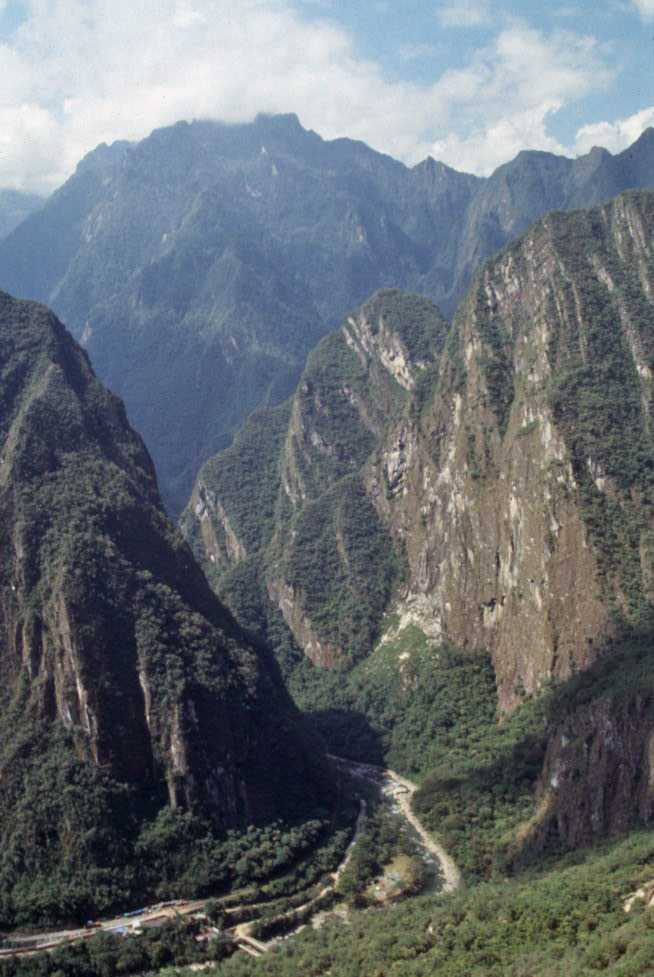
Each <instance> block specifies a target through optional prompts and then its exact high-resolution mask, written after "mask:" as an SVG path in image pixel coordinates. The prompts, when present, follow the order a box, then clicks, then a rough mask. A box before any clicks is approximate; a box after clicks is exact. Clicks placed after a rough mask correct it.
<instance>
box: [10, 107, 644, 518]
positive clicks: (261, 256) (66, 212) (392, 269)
mask: <svg viewBox="0 0 654 977" xmlns="http://www.w3.org/2000/svg"><path fill="white" fill-rule="evenodd" d="M653 143H654V140H653V138H652V133H651V132H649V131H648V132H647V133H645V134H644V135H643V136H642V137H641V138H640V139H639V141H638V142H637V143H636V144H635V145H634V146H633V147H632V148H631V149H630V150H627V151H626V152H624V153H622V154H620V155H619V156H615V157H613V156H611V155H610V154H609V153H607V152H605V151H603V150H593V151H592V152H591V153H590V154H589V155H588V156H586V157H582V158H580V159H577V160H568V159H563V158H559V157H554V156H551V155H550V154H547V153H536V152H528V153H521V154H520V155H519V156H518V157H517V158H516V159H515V160H514V161H513V162H511V163H508V164H506V165H505V166H503V167H500V169H499V170H498V171H497V172H496V173H495V174H493V176H492V177H490V178H488V179H485V180H484V179H478V178H475V177H473V176H470V175H467V174H462V173H457V172H456V171H454V170H452V169H450V168H448V167H446V166H444V165H442V164H440V163H436V162H434V161H433V160H431V159H428V160H426V161H425V162H423V163H421V164H419V165H418V166H416V167H414V168H412V169H410V168H407V167H405V166H403V165H402V164H400V163H398V162H396V161H394V160H392V159H391V158H389V157H387V156H384V155H381V154H379V153H376V152H374V151H372V150H371V149H369V148H368V147H366V146H365V145H363V144H362V143H357V142H352V141H351V140H347V139H339V140H335V141H333V142H325V141H323V140H322V139H321V138H320V137H319V136H318V135H316V134H315V133H313V132H308V131H306V130H304V129H303V128H302V127H301V125H300V124H299V122H298V120H297V118H295V117H294V116H277V117H267V118H266V117H261V118H258V119H257V120H256V121H255V122H254V123H251V124H248V125H239V126H225V125H221V124H218V123H211V122H196V123H193V124H191V125H187V124H185V123H180V124H178V125H176V126H173V127H171V128H167V129H161V130H158V131H156V132H154V133H153V134H152V135H151V136H150V137H149V138H147V139H145V140H143V141H142V142H140V143H138V144H128V143H115V144H114V145H112V146H110V147H107V146H100V147H98V149H96V150H95V151H94V152H92V153H90V154H89V155H88V156H87V157H86V158H85V159H84V160H83V161H82V162H81V163H80V165H79V166H78V169H77V172H76V173H75V174H74V176H73V177H71V179H70V180H69V181H68V182H67V183H66V184H65V186H63V187H62V188H61V189H60V190H59V191H58V192H56V193H55V194H53V195H52V197H51V198H50V199H49V200H48V201H47V203H46V205H45V206H44V208H43V209H42V210H41V211H40V212H39V213H38V214H35V215H33V216H32V217H30V218H28V219H27V220H26V221H24V222H23V223H22V224H21V226H20V227H19V228H17V229H16V230H15V231H14V233H13V234H11V235H10V236H9V238H8V239H7V241H6V242H5V243H4V244H0V287H3V288H5V289H7V290H8V291H11V292H12V293H14V294H18V295H21V296H23V297H25V298H35V299H38V300H41V301H46V302H48V303H49V304H51V305H52V306H53V308H54V309H55V311H56V312H57V313H58V314H59V315H60V316H61V317H62V318H63V319H64V320H65V321H66V322H67V323H69V325H70V328H71V329H72V331H73V333H74V335H75V336H76V337H77V338H78V339H79V340H80V341H81V342H82V344H83V345H84V346H85V347H86V348H87V349H88V350H89V352H90V354H91V356H92V357H93V362H94V364H95V365H96V368H97V369H98V372H99V375H100V376H101V377H102V379H103V380H104V381H105V382H107V383H108V384H109V385H110V386H111V387H112V389H113V390H115V391H116V392H117V393H118V394H120V395H121V396H122V397H123V398H124V399H125V402H126V404H127V408H128V411H129V413H130V417H131V419H132V421H133V422H134V423H135V424H136V426H137V427H138V429H139V430H140V431H141V432H142V434H143V436H144V438H145V441H146V443H147V445H148V447H149V449H150V451H151V452H152V454H153V457H154V460H155V463H156V465H157V470H158V472H159V476H160V479H161V484H162V486H163V495H164V499H165V501H166V503H167V504H168V505H169V507H170V508H171V509H172V510H173V511H175V512H178V511H179V510H180V509H181V508H182V507H183V505H184V504H185V503H186V501H187V499H188V495H189V493H190V490H191V486H192V483H193V479H194V477H195V475H196V474H197V471H198V469H199V467H200V465H201V463H202V462H203V461H205V460H206V459H207V458H209V457H210V456H211V455H212V454H214V453H215V452H216V451H217V450H219V449H221V448H223V447H225V446H226V445H227V444H229V442H230V440H231V437H232V435H233V434H234V432H235V431H237V430H238V429H239V427H240V426H241V424H242V422H243V420H244V419H245V417H246V416H247V415H248V414H249V413H250V412H251V411H252V409H253V408H255V407H256V406H258V405H261V404H265V403H277V402H280V401H282V400H283V399H284V398H285V397H287V396H288V395H289V394H290V393H291V392H292V390H293V388H294V386H295V384H296V382H297V379H298V377H299V374H300V372H301V370H302V368H303V365H304V362H305V358H306V356H307V354H308V352H309V351H310V350H311V349H312V348H313V347H314V346H315V344H316V342H317V340H318V339H319V338H320V337H321V336H323V335H324V334H325V333H326V332H328V331H329V330H330V329H332V328H334V327H335V326H336V325H337V324H338V322H339V321H340V319H341V318H342V316H343V315H345V314H346V312H347V311H348V310H350V309H352V308H354V307H355V306H356V305H357V304H359V303H361V302H363V301H364V300H365V299H366V298H367V297H368V296H369V295H370V294H371V293H372V292H373V291H374V290H375V289H377V288H380V287H401V288H406V289H410V290H413V291H416V292H420V293H422V294H425V295H427V296H428V297H430V298H431V299H433V300H434V301H436V302H437V303H438V304H439V306H440V307H441V308H442V309H443V310H444V312H445V313H446V314H450V313H451V312H453V310H454V307H455V305H456V303H457V302H458V301H459V299H460V298H461V297H462V295H463V293H464V291H465V289H466V287H467V285H468V283H469V281H470V276H471V274H472V273H473V272H474V270H475V269H476V268H477V267H478V265H479V263H480V262H481V261H482V260H483V259H484V258H486V257H488V256H489V255H490V254H491V253H492V252H494V251H495V250H497V249H498V248H499V247H501V246H502V245H504V244H505V243H506V242H507V241H508V240H509V239H511V238H512V237H514V236H515V235H516V234H517V233H519V232H520V231H522V230H523V229H524V228H525V227H527V226H528V224H530V223H531V222H532V220H533V219H534V218H536V217H538V216H539V215H541V214H542V213H544V212H545V211H546V210H549V209H552V208H568V207H575V206H581V205H589V204H593V203H595V202H597V201H599V200H605V199H608V198H609V197H611V196H613V195H614V194H615V193H617V192H619V191H621V190H624V189H626V188H629V187H640V186H648V185H650V184H651V182H652V176H651V174H652V172H654V169H653V167H652V162H653V160H652V155H653V149H654V146H653Z"/></svg>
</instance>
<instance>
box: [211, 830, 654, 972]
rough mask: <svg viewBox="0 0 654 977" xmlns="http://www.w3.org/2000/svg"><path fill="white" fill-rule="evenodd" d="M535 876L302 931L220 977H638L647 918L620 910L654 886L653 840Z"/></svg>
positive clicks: (652, 915) (613, 847)
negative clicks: (630, 897)
mask: <svg viewBox="0 0 654 977" xmlns="http://www.w3.org/2000/svg"><path fill="white" fill-rule="evenodd" d="M548 868H549V871H548V872H547V873H543V874H530V875H528V876H525V877H522V878H521V879H520V880H516V881H511V882H501V883H486V884H483V885H480V886H478V887H477V888H475V889H474V890H473V891H471V892H466V891H463V892H461V893H459V894H456V895H453V896H448V897H447V899H442V900H439V899H434V898H419V899H413V900H411V901H410V902H407V903H403V904H400V905H399V906H396V907H394V908H393V909H392V910H384V911H380V912H375V913H362V914H360V915H356V916H354V917H353V918H352V919H351V921H350V923H349V924H348V925H346V926H343V925H338V924H332V925H327V926H324V927H322V928H321V929H320V930H319V931H306V930H305V931H304V932H303V933H300V934H298V935H297V936H296V937H294V938H293V940H292V941H290V942H289V943H288V944H284V945H282V946H281V947H280V948H279V949H278V950H277V951H276V952H274V953H270V954H267V955H266V956H265V958H263V959H261V960H259V961H255V960H252V959H248V958H247V957H246V956H245V955H244V954H239V955H238V956H235V957H232V958H231V959H230V960H229V961H226V962H225V963H223V964H221V965H220V967H219V968H218V970H217V973H218V974H220V977H256V975H258V974H265V975H266V977H298V975H300V974H302V975H304V974H311V975H312V977H327V975H329V977H380V975H382V974H383V975H384V977H427V975H429V977H432V975H433V977H439V975H442V977H532V975H534V974H538V977H570V975H572V974H574V977H596V975H598V974H602V975H604V977H645V975H649V974H650V973H651V972H652V940H653V938H654V910H652V909H650V910H645V909H644V906H643V904H642V903H638V902H637V903H636V904H635V906H634V908H633V909H632V910H631V912H630V913H629V914H626V913H625V911H624V901H625V899H626V898H627V896H628V895H629V894H630V893H632V892H634V891H635V890H636V889H637V888H638V887H639V886H640V885H642V884H643V883H644V882H651V881H652V880H654V834H653V833H652V832H637V833H635V834H633V835H631V836H630V837H629V838H627V839H625V840H621V841H618V842H615V841H614V842H612V843H611V844H610V845H605V846H603V847H602V848H599V849H597V850H593V851H585V852H578V853H575V854H574V855H570V856H568V857H567V858H565V859H562V860H560V861H559V862H558V863H556V864H551V865H549V866H548Z"/></svg>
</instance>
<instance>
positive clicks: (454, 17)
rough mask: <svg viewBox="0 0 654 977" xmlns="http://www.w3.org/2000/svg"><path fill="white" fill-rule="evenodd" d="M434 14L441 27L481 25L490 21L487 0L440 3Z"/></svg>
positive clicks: (460, 0)
mask: <svg viewBox="0 0 654 977" xmlns="http://www.w3.org/2000/svg"><path fill="white" fill-rule="evenodd" d="M436 16H437V17H438V20H439V21H440V23H441V24H442V26H443V27H481V26H483V25H484V24H488V23H490V21H491V12H490V7H489V4H488V0H452V2H448V3H444V4H441V6H440V7H439V8H438V9H437V11H436Z"/></svg>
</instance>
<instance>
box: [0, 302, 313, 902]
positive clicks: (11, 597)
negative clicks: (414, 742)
mask: <svg viewBox="0 0 654 977" xmlns="http://www.w3.org/2000/svg"><path fill="white" fill-rule="evenodd" d="M0 371H1V383H0V388H1V391H2V393H1V397H2V411H1V413H0V418H1V419H0V444H1V447H0V540H1V546H2V552H3V554H4V558H3V561H2V567H1V568H0V728H1V730H2V744H3V746H2V750H1V751H0V811H1V823H2V827H1V828H0V837H1V838H2V843H3V852H4V854H3V858H0V863H2V864H1V865H0V870H1V871H0V874H1V875H2V880H3V888H6V889H7V890H8V891H9V890H11V889H12V885H13V881H12V872H16V871H17V870H19V869H20V860H19V862H18V864H15V863H14V864H13V865H12V866H8V864H5V862H4V861H3V859H4V858H5V856H6V854H7V852H8V851H10V852H13V855H12V857H13V858H16V857H17V856H16V854H15V852H16V845H15V844H14V842H15V837H14V836H15V833H16V832H17V831H20V832H21V837H24V836H25V833H26V832H27V834H28V835H29V831H30V815H29V813H28V811H27V812H26V809H25V804H26V801H25V792H26V790H27V788H26V787H25V784H26V783H29V782H30V777H31V776H32V773H31V771H33V767H34V764H41V765H42V764H44V763H51V764H52V766H53V769H54V767H56V764H57V763H58V762H59V761H60V760H61V758H62V757H64V760H65V762H68V760H66V759H65V758H67V757H68V758H76V762H80V763H81V764H82V768H83V770H84V771H86V772H85V773H84V776H86V777H88V778H90V782H92V783H94V784H95V785H96V787H98V789H100V787H99V785H101V784H105V785H106V784H108V783H111V784H113V787H112V791H113V792H114V794H116V792H117V794H116V796H118V795H121V796H122V797H123V802H126V803H127V804H128V807H129V808H130V810H131V811H132V816H135V817H136V822H137V825H138V822H139V821H140V820H142V819H143V818H144V817H152V816H154V815H155V814H156V812H157V811H158V810H160V809H161V808H162V807H165V806H166V804H167V805H168V806H169V807H170V808H172V809H173V810H181V811H186V812H189V813H190V814H193V815H198V816H201V817H203V818H206V819H207V820H208V822H209V823H211V824H212V825H213V826H214V828H215V829H216V830H222V829H224V828H226V827H237V826H242V825H247V824H251V823H257V822H259V823H261V822H265V821H267V820H270V819H274V818H276V817H278V816H281V815H284V814H293V815H296V814H298V813H301V811H302V808H303V806H304V804H305V801H306V803H307V804H308V806H309V808H310V807H311V805H312V804H314V803H315V802H316V800H317V799H319V797H320V796H321V792H323V791H324V787H323V786H322V783H323V782H322V776H321V773H320V762H319V758H316V761H315V763H314V761H313V760H312V759H311V756H310V746H309V744H308V743H307V742H306V741H305V739H304V734H303V732H302V729H301V727H300V723H299V720H298V718H297V716H296V714H295V711H294V709H293V707H292V706H291V704H290V702H289V700H288V699H287V697H286V694H285V692H284V690H283V688H282V686H281V683H280V681H279V679H278V677H277V673H276V668H275V666H274V665H273V663H272V662H270V661H269V660H268V658H267V655H266V654H265V653H264V652H262V651H258V650H256V649H254V648H253V647H252V646H250V645H249V644H248V643H247V642H246V640H245V639H244V637H243V635H242V633H241V632H240V629H239V628H238V626H237V625H236V624H235V622H234V621H233V619H232V618H231V616H230V615H229V613H228V612H227V611H226V610H225V609H224V608H223V607H222V606H221V605H220V603H219V602H218V601H217V599H216V598H215V596H214V595H213V593H212V592H211V590H210V588H209V586H208V585H207V583H206V581H205V579H204V577H203V576H202V573H201V571H200V570H199V568H198V567H197V565H196V564H195V563H194V561H193V558H192V556H191V553H190V551H189V549H188V547H187V545H186V544H185V543H184V542H183V541H182V540H181V538H180V537H179V535H178V534H177V533H176V532H175V530H174V529H173V527H172V525H171V524H170V522H169V521H168V519H167V517H166V516H165V515H164V514H163V511H162V509H161V504H160V500H159V495H158V490H157V486H156V480H155V475H154V470H153V468H152V464H151V462H150V459H149V457H148V455H147V452H146V451H145V448H144V446H143V443H142V441H141V440H140V438H139V437H138V436H137V435H136V434H135V433H134V432H133V431H132V429H131V428H130V427H129V425H128V423H127V420H126V417H125V412H124V408H123V406H122V404H121V402H120V401H119V400H117V398H115V397H114V396H113V395H112V394H110V393H109V392H108V391H107V390H106V389H104V388H103V387H102V386H101V385H100V383H99V382H98V381H97V380H96V378H95V376H94V375H93V372H92V370H91V368H90V366H89V363H88V359H87V357H86V354H85V353H84V352H83V351H82V350H81V349H80V348H79V347H78V346H77V345H76V344H75V343H74V342H73V340H72V339H71V338H70V336H69V335H68V334H67V333H66V331H65V329H64V328H63V326H61V324H60V323H59V322H58V321H57V320H56V319H55V317H54V316H53V315H52V314H51V313H49V312H48V310H47V309H45V308H44V307H42V306H37V305H35V304H34V303H27V302H19V301H16V300H14V299H12V298H10V297H9V296H7V295H5V294H0ZM62 751H63V752H62ZM55 757H58V758H59V760H55ZM303 795H304V797H303ZM112 796H113V795H112ZM114 802H115V797H114ZM114 802H112V803H114ZM103 804H104V802H102V803H101V804H100V807H99V810H98V811H96V812H95V815H94V821H95V822H97V823H96V827H97V830H98V831H101V830H104V827H105V826H107V825H109V826H111V830H114V827H115V822H116V818H115V812H113V813H112V810H110V807H109V804H108V802H107V806H103ZM123 807H124V803H123ZM134 812H140V814H135V813H134ZM65 821H66V819H65V818H64V819H63V822H62V823H53V824H51V825H50V826H49V829H48V836H47V838H42V839H41V840H40V841H37V839H34V845H41V846H42V849H43V857H44V858H46V857H47V858H51V859H54V861H55V862H56V861H57V859H58V858H59V859H65V858H66V854H67V851H68V850H69V848H70V845H71V844H73V847H74V845H75V839H71V838H70V837H67V835H69V834H70V832H71V827H70V824H68V825H67V824H66V823H65ZM133 827H134V826H133ZM118 835H120V831H119V830H118ZM127 841H128V838H126V837H123V838H119V841H118V844H119V846H120V847H121V848H124V847H125V845H126V844H127ZM103 857H106V852H105V854H104V856H103ZM117 857H118V856H117ZM118 860H119V861H120V858H119V859H118ZM22 871H23V876H24V882H25V884H27V882H28V881H29V870H28V869H26V868H25V866H23V869H22ZM25 877H26V878H25ZM14 881H15V879H14Z"/></svg>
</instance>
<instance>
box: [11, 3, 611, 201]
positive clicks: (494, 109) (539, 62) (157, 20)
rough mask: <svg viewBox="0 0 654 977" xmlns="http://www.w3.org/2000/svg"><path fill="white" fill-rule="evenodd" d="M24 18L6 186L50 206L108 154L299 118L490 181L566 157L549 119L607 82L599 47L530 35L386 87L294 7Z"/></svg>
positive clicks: (14, 45) (218, 6)
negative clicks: (204, 122)
mask: <svg viewBox="0 0 654 977" xmlns="http://www.w3.org/2000/svg"><path fill="white" fill-rule="evenodd" d="M1 2H2V0H0V3H1ZM323 2H324V0H323ZM25 5H26V8H27V17H26V19H25V20H24V22H23V23H22V24H21V26H20V27H19V28H18V29H17V30H16V31H15V32H14V33H13V34H12V35H11V37H10V38H9V39H8V40H7V41H6V43H5V44H4V45H2V44H0V73H1V75H2V78H3V85H2V86H1V87H0V186H16V187H23V188H26V189H39V190H42V191H47V190H50V189H52V188H53V187H55V186H57V185H58V184H59V183H60V182H62V180H63V179H65V178H66V177H67V176H68V175H69V174H70V173H71V172H72V170H73V169H74V167H75V165H76V163H77V162H78V161H79V159H80V158H81V157H82V156H83V155H84V154H85V153H86V152H88V151H89V150H90V149H92V148H93V147H94V146H96V145H97V144H98V143H100V142H111V141H113V140H115V139H124V138H126V139H139V138H142V137H143V136H145V135H147V134H148V133H149V132H150V131H151V130H152V129H153V128H156V127H157V126H161V125H168V124H170V123H173V122H176V121H177V120H179V119H192V118H219V119H222V120H224V121H227V122H238V121H246V120H249V119H252V118H253V117H254V116H255V115H256V114H257V112H291V111H295V112H297V113H298V115H299V116H300V119H301V121H302V122H303V124H304V125H305V126H308V127H311V128H314V129H316V130H317V131H318V132H320V134H321V135H323V136H325V137H326V138H334V137H336V136H342V135H348V136H351V137H353V138H358V139H363V140H365V141H366V142H368V143H369V144H370V145H372V146H374V147H375V148H377V149H380V150H383V151H385V152H388V153H391V154H392V155H394V156H397V157H399V158H401V159H404V160H405V161H407V162H410V163H412V162H416V161H417V160H418V159H420V158H422V157H424V156H425V155H426V154H427V153H428V152H431V153H432V154H433V155H435V156H437V157H440V158H442V159H444V160H445V161H446V162H449V163H450V164H452V165H454V166H458V167H460V168H467V169H470V170H473V171H475V172H480V173H486V172H489V171H490V170H491V169H492V168H493V167H494V166H496V165H497V164H498V163H500V162H504V161H505V160H506V159H508V158H510V157H511V156H512V155H513V154H514V153H515V152H516V151H517V150H518V149H520V148H523V147H524V146H527V145H528V146H531V147H534V148H545V149H555V150H558V149H559V148H560V147H559V146H558V144H557V143H556V141H555V140H553V139H552V138H551V137H550V136H549V134H548V131H547V126H548V121H549V119H550V117H551V116H552V114H553V113H554V112H556V111H557V110H558V109H559V108H560V107H561V106H563V105H565V104H568V103H569V102H571V101H574V100H575V99H577V98H579V97H581V96H583V95H584V94H585V93H586V92H587V91H589V90H590V88H591V87H597V85H599V84H601V83H602V81H603V80H604V79H606V78H607V76H608V75H607V69H606V66H605V62H604V58H603V55H602V52H601V50H600V49H599V48H598V46H597V45H596V44H595V42H594V41H593V40H592V39H588V38H580V37H578V36H576V35H574V34H572V33H565V34H564V33H562V34H559V35H554V36H553V37H548V38H545V37H544V36H543V35H542V34H540V33H538V32H537V31H534V30H530V29H529V28H528V27H527V26H525V25H524V24H520V23H510V24H508V25H506V26H505V27H504V28H503V29H502V30H500V32H499V33H498V34H497V36H496V37H495V39H494V41H493V42H492V44H490V45H489V46H488V47H487V48H485V49H483V50H481V51H478V52H477V54H475V55H474V57H473V58H472V59H471V60H470V61H469V63H467V64H466V65H465V66H464V67H463V68H461V69H459V70H457V71H448V72H446V73H445V74H443V75H442V76H441V77H440V78H439V79H437V80H436V81H435V82H434V83H433V84H431V85H418V84H412V83H408V82H401V81H390V80H388V79H387V78H386V77H385V75H384V72H383V69H382V67H381V66H380V65H378V64H375V63H374V62H372V61H369V60H365V59H362V58H361V57H359V56H358V54H357V51H356V48H355V45H354V42H353V39H352V37H351V36H350V35H349V34H348V33H347V32H346V31H345V30H343V29H342V28H340V27H338V26H337V25H335V23H334V22H333V21H330V20H328V19H325V17H323V19H320V20H318V21H316V20H315V19H312V20H307V19H305V18H304V17H303V16H302V15H301V13H300V12H299V10H298V9H297V8H296V7H294V6H293V5H292V3H291V0H239V2H238V3H237V4H235V3H234V2H233V0H139V3H138V5H135V4H134V2H133V0H25ZM473 6H474V5H473V4H471V5H470V10H472V8H473ZM326 10H328V8H326ZM326 16H327V14H326Z"/></svg>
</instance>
